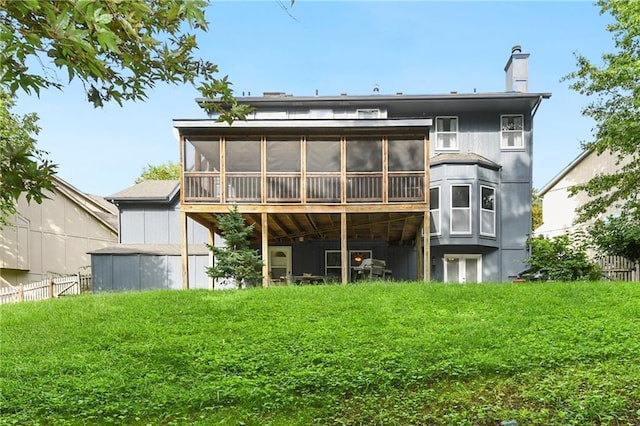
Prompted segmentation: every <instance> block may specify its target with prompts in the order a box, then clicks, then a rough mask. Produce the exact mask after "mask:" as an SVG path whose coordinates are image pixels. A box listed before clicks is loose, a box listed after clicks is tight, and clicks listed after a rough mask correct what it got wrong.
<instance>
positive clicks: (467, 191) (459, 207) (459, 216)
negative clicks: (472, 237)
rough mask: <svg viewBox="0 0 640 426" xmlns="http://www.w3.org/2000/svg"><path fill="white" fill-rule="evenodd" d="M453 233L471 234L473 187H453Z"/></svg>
mask: <svg viewBox="0 0 640 426" xmlns="http://www.w3.org/2000/svg"><path fill="white" fill-rule="evenodd" d="M450 229H451V233H452V234H470V233H471V186H470V185H452V186H451V228H450Z"/></svg>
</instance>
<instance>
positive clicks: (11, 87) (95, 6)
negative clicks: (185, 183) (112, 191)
mask: <svg viewBox="0 0 640 426" xmlns="http://www.w3.org/2000/svg"><path fill="white" fill-rule="evenodd" d="M206 6H207V2H206V1H205V0H184V1H179V0H158V1H152V2H150V1H147V0H127V1H125V2H123V1H119V0H101V1H92V0H57V1H40V0H22V1H14V0H0V47H1V49H0V64H2V68H1V69H0V85H1V86H3V87H5V88H8V91H9V94H10V95H11V96H14V95H15V94H16V92H17V91H18V89H22V90H23V91H25V92H26V93H28V94H30V93H35V94H39V93H40V90H41V89H46V88H50V87H54V88H57V89H62V88H63V87H64V84H63V83H61V80H60V76H59V75H57V73H56V72H55V71H54V69H55V68H57V69H59V70H62V72H63V73H64V74H65V76H66V77H67V78H68V81H69V82H71V81H72V80H74V79H78V80H79V81H80V82H81V83H82V85H83V86H84V89H85V91H86V94H87V98H88V100H89V102H90V103H92V104H93V105H94V106H96V107H99V106H102V105H103V104H104V103H105V102H109V101H115V102H117V103H118V104H122V102H123V101H128V100H133V101H137V100H144V99H146V98H147V91H148V90H149V89H152V88H153V87H154V86H155V85H156V83H158V82H165V83H170V84H187V83H189V84H192V85H194V86H196V87H197V89H198V91H199V92H200V94H201V95H202V96H203V97H205V98H214V97H218V98H220V99H221V100H222V101H223V104H224V106H221V104H218V103H216V104H210V105H207V107H208V108H209V109H210V110H211V112H219V113H221V116H220V117H221V119H222V120H226V121H228V122H231V121H232V120H233V119H234V118H242V117H244V114H245V113H246V112H247V107H246V106H242V105H238V103H237V101H236V100H235V99H234V97H233V94H232V91H231V83H230V82H229V81H228V80H227V77H223V78H217V77H216V75H217V73H218V67H217V66H216V65H215V64H213V63H211V62H210V61H207V60H203V59H198V58H196V57H195V56H194V53H195V52H196V51H197V49H198V43H197V41H196V36H195V35H194V34H192V33H191V32H190V31H192V30H202V31H207V29H208V24H207V21H206V20H205V16H204V9H205V7H206ZM185 30H187V31H185ZM38 66H39V68H38ZM34 67H35V69H34Z"/></svg>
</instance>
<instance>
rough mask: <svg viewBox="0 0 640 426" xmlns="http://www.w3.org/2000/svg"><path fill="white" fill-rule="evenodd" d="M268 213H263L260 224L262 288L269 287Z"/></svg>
mask: <svg viewBox="0 0 640 426" xmlns="http://www.w3.org/2000/svg"><path fill="white" fill-rule="evenodd" d="M267 219H268V217H267V213H265V212H262V213H261V215H260V222H261V228H262V239H261V241H262V287H268V286H269V222H268V221H267Z"/></svg>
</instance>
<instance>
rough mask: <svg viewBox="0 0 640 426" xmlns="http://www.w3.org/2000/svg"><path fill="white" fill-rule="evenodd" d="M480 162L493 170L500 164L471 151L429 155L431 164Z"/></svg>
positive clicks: (497, 168)
mask: <svg viewBox="0 0 640 426" xmlns="http://www.w3.org/2000/svg"><path fill="white" fill-rule="evenodd" d="M452 163H453V164H480V165H482V166H485V167H487V168H490V169H493V170H500V168H501V167H502V166H500V164H498V163H496V162H494V161H491V160H489V159H488V158H485V157H483V156H481V155H478V154H474V153H472V152H467V153H440V154H436V155H434V156H433V157H431V165H432V166H437V165H439V164H452Z"/></svg>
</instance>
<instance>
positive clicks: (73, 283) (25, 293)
mask: <svg viewBox="0 0 640 426" xmlns="http://www.w3.org/2000/svg"><path fill="white" fill-rule="evenodd" d="M87 291H91V275H80V274H76V275H69V276H66V277H58V278H49V279H46V280H42V281H38V282H34V283H29V284H21V285H19V286H17V287H2V288H0V304H3V303H11V302H24V301H34V300H43V299H51V298H54V297H60V296H69V295H74V294H80V293H84V292H87Z"/></svg>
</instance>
